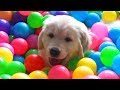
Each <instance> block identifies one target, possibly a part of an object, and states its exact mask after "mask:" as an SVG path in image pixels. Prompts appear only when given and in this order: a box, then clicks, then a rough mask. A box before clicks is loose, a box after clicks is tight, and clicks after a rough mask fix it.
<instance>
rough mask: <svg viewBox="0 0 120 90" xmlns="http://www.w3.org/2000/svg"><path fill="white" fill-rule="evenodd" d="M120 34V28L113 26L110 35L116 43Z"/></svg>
mask: <svg viewBox="0 0 120 90" xmlns="http://www.w3.org/2000/svg"><path fill="white" fill-rule="evenodd" d="M119 36H120V28H117V27H116V28H111V29H110V31H109V32H108V37H109V38H110V39H111V40H112V41H113V43H116V41H117V39H118V38H119Z"/></svg>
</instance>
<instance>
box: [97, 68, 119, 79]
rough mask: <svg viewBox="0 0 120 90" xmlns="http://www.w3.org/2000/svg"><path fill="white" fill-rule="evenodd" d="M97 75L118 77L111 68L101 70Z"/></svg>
mask: <svg viewBox="0 0 120 90" xmlns="http://www.w3.org/2000/svg"><path fill="white" fill-rule="evenodd" d="M98 77H100V78H101V79H119V76H118V75H117V74H116V73H115V72H113V71H111V70H104V71H102V72H101V73H99V74H98Z"/></svg>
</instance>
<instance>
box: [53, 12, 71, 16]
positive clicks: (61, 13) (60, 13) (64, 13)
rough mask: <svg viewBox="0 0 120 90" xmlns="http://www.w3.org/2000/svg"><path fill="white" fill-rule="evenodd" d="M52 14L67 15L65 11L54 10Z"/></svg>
mask: <svg viewBox="0 0 120 90" xmlns="http://www.w3.org/2000/svg"><path fill="white" fill-rule="evenodd" d="M54 15H69V13H68V12H67V11H56V12H55V13H54Z"/></svg>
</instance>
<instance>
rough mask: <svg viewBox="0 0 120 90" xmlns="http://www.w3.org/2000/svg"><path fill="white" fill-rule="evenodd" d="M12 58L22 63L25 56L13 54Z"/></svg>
mask: <svg viewBox="0 0 120 90" xmlns="http://www.w3.org/2000/svg"><path fill="white" fill-rule="evenodd" d="M13 60H14V61H19V62H21V63H23V64H24V60H25V58H24V57H23V56H19V55H14V57H13Z"/></svg>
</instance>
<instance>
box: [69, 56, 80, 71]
mask: <svg viewBox="0 0 120 90" xmlns="http://www.w3.org/2000/svg"><path fill="white" fill-rule="evenodd" d="M79 60H80V57H79V56H75V57H74V58H72V59H70V60H69V62H68V65H67V68H68V69H69V70H71V71H73V70H75V69H76V67H77V63H78V61H79Z"/></svg>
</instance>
